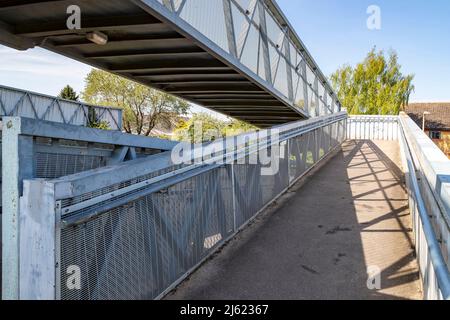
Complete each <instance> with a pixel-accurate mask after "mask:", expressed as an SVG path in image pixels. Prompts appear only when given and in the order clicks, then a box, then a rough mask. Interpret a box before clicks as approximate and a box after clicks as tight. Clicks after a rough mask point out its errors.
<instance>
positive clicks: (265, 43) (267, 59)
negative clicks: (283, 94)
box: [257, 0, 273, 85]
mask: <svg viewBox="0 0 450 320" xmlns="http://www.w3.org/2000/svg"><path fill="white" fill-rule="evenodd" d="M257 6H258V13H259V20H260V28H261V29H260V30H261V31H260V34H261V40H262V47H263V57H264V68H265V72H266V80H267V81H268V82H269V83H270V84H272V85H273V79H272V69H271V66H270V56H269V41H268V39H267V23H266V14H265V8H264V4H263V2H262V1H261V0H258V3H257Z"/></svg>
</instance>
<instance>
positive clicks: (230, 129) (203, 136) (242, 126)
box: [174, 113, 257, 143]
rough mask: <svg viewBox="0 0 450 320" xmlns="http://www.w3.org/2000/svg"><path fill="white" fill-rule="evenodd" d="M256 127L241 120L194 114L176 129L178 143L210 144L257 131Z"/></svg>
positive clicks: (175, 135) (175, 134)
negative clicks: (210, 142)
mask: <svg viewBox="0 0 450 320" xmlns="http://www.w3.org/2000/svg"><path fill="white" fill-rule="evenodd" d="M256 129H257V128H256V127H255V126H252V125H251V124H248V123H246V122H243V121H239V120H234V119H233V120H231V121H225V120H220V119H218V118H216V117H214V116H212V115H211V114H208V113H197V114H194V115H193V116H192V117H191V118H190V119H189V120H186V121H181V122H180V123H179V124H178V126H177V128H176V129H175V133H174V137H175V139H176V140H178V141H186V142H191V143H200V142H209V141H214V140H216V139H220V138H222V137H227V136H234V135H238V134H241V133H245V132H249V131H252V130H256Z"/></svg>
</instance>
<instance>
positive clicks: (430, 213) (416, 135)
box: [347, 113, 450, 300]
mask: <svg viewBox="0 0 450 320" xmlns="http://www.w3.org/2000/svg"><path fill="white" fill-rule="evenodd" d="M347 138H348V139H352V140H393V141H399V144H400V148H401V151H402V152H401V156H402V162H403V171H404V173H405V178H406V185H407V189H408V195H409V205H410V212H411V218H412V222H413V230H414V237H415V250H416V254H417V261H418V264H419V268H420V274H421V278H422V284H423V291H424V298H425V299H432V300H434V299H450V273H449V268H450V227H449V226H450V216H449V212H450V184H449V182H448V181H449V177H450V160H448V158H447V157H446V156H445V155H444V154H443V153H442V151H441V150H439V148H438V147H437V146H436V145H435V144H434V142H433V141H431V140H430V139H429V138H428V136H427V135H426V134H424V133H423V132H422V130H421V129H420V128H419V127H418V126H417V125H416V124H415V123H414V121H413V120H411V119H410V118H409V117H408V116H407V115H406V114H403V113H402V114H401V115H400V116H366V115H361V116H350V117H349V118H348V120H347Z"/></svg>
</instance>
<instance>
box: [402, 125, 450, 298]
mask: <svg viewBox="0 0 450 320" xmlns="http://www.w3.org/2000/svg"><path fill="white" fill-rule="evenodd" d="M400 124H401V126H402V129H403V130H400V131H401V134H400V139H401V142H402V143H403V145H404V147H405V148H404V151H405V157H406V163H407V165H408V173H409V175H410V181H411V184H412V185H411V186H410V188H411V189H412V190H411V191H412V192H413V193H414V197H415V200H416V202H417V209H418V212H419V215H420V221H421V222H422V226H423V232H424V235H425V238H426V242H427V245H428V250H429V254H430V257H431V262H432V264H433V267H434V271H435V273H436V276H437V279H438V284H439V288H440V290H441V293H442V296H443V298H444V299H445V300H450V272H449V270H448V268H447V264H446V262H445V260H444V257H443V255H442V252H441V247H440V245H439V243H438V240H437V237H436V233H435V231H434V228H433V226H432V223H431V221H430V218H429V214H428V212H427V209H426V206H425V203H424V200H423V198H422V194H421V192H420V188H419V184H418V179H417V176H416V165H420V164H414V160H413V157H412V154H411V147H410V145H411V142H410V141H409V142H408V137H407V135H406V133H405V130H406V128H405V127H406V124H405V123H404V122H403V121H402V119H400ZM405 169H406V168H405Z"/></svg>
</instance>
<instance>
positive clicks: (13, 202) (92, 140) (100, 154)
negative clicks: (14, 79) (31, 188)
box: [0, 117, 176, 299]
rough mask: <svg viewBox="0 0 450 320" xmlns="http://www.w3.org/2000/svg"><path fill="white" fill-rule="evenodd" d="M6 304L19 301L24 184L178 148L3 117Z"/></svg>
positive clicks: (105, 132) (113, 133)
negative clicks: (20, 212) (20, 201)
mask: <svg viewBox="0 0 450 320" xmlns="http://www.w3.org/2000/svg"><path fill="white" fill-rule="evenodd" d="M1 125H2V130H1V131H2V143H1V145H2V153H1V154H2V160H1V162H0V164H1V166H2V180H1V182H2V185H1V191H2V208H1V209H2V212H3V214H2V220H3V223H2V238H3V239H2V243H3V251H2V269H3V271H2V286H3V290H2V292H3V298H11V299H14V298H17V297H18V278H17V277H18V251H19V244H18V239H19V234H18V233H19V217H20V215H19V198H20V196H21V195H22V181H23V180H24V179H33V178H40V179H54V178H58V177H61V176H66V175H70V174H74V173H78V172H83V171H87V170H92V169H97V168H101V167H105V166H109V165H114V164H119V163H122V162H124V161H129V160H133V159H138V158H142V157H145V156H148V155H151V154H157V153H160V152H162V151H167V150H171V149H172V148H173V147H174V146H175V145H176V142H172V141H166V140H161V139H156V138H149V137H142V136H135V135H130V134H124V133H122V132H120V131H110V130H99V129H92V128H86V127H82V126H75V125H67V124H62V123H56V122H49V121H41V120H35V119H30V118H20V117H3V122H2V123H1Z"/></svg>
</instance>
